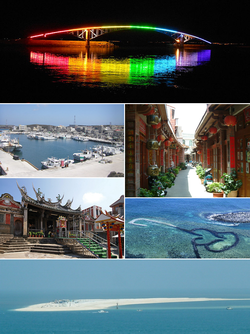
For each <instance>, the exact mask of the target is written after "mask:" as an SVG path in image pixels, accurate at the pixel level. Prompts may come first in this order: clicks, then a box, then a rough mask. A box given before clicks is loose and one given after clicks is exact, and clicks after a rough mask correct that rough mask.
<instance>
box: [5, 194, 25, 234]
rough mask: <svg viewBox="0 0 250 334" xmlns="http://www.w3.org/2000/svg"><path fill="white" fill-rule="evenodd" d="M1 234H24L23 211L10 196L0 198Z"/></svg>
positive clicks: (19, 204)
mask: <svg viewBox="0 0 250 334" xmlns="http://www.w3.org/2000/svg"><path fill="white" fill-rule="evenodd" d="M0 234H13V235H15V236H20V235H22V234H23V209H22V205H21V203H19V202H16V201H14V199H13V197H12V196H11V195H10V194H3V195H2V196H1V197H0Z"/></svg>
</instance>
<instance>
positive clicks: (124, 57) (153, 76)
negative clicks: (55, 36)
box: [0, 46, 250, 103]
mask: <svg viewBox="0 0 250 334" xmlns="http://www.w3.org/2000/svg"><path fill="white" fill-rule="evenodd" d="M249 56H250V48H249V47H234V46H214V47H212V48H211V49H209V48H207V49H206V48H198V49H197V48H184V49H176V48H174V47H173V46H166V47H160V48H159V47H158V48H153V47H148V48H139V47H126V48H124V47H122V48H118V49H105V48H99V49H92V48H91V49H90V50H88V51H86V49H85V48H83V49H81V48H75V49H74V48H67V47H63V48H55V47H54V48H48V47H40V48H39V47H34V46H33V47H21V46H19V47H18V46H17V47H16V46H15V47H11V46H4V47H2V50H1V54H0V62H1V63H2V72H1V79H2V88H1V93H2V101H1V102H4V103H13V102H16V103H27V102H28V103H32V102H34V103H37V102H44V103H49V102H50V103H51V102H55V103H58V102H61V103H67V102H71V103H74V102H81V103H87V102H88V103H93V102H94V103H98V102H99V103H103V102H108V103H111V102H112V103H114V102H122V103H124V102H125V103H126V102H127V103H144V102H145V100H146V102H152V101H157V102H158V103H166V98H167V99H168V101H170V102H172V103H173V102H178V103H180V102H194V101H195V102H204V101H211V100H213V101H215V100H220V101H229V100H231V98H232V96H233V99H234V102H239V103H242V101H245V100H247V99H248V97H249V89H248V87H249V85H248V81H247V78H248V77H249V75H250V70H249V68H250V67H249ZM10 92H12V94H10ZM235 92H237V94H236V93H235Z"/></svg>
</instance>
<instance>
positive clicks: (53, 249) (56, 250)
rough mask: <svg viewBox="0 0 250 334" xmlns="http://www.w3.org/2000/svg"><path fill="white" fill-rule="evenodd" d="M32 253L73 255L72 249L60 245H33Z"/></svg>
mask: <svg viewBox="0 0 250 334" xmlns="http://www.w3.org/2000/svg"><path fill="white" fill-rule="evenodd" d="M30 251H31V252H40V253H43V252H44V253H53V254H66V253H67V254H68V253H71V251H70V249H69V248H68V247H67V246H63V245H58V244H35V245H32V247H31V249H30Z"/></svg>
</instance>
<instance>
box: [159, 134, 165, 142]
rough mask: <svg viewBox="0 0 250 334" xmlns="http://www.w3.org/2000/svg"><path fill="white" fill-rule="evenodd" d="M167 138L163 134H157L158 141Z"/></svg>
mask: <svg viewBox="0 0 250 334" xmlns="http://www.w3.org/2000/svg"><path fill="white" fill-rule="evenodd" d="M165 139H166V138H165V137H164V136H163V135H159V136H157V141H158V142H159V141H164V140H165Z"/></svg>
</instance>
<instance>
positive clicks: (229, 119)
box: [224, 115, 237, 126]
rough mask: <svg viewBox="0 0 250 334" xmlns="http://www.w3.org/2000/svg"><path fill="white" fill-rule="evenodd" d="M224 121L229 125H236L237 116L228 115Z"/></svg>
mask: <svg viewBox="0 0 250 334" xmlns="http://www.w3.org/2000/svg"><path fill="white" fill-rule="evenodd" d="M224 123H225V124H226V125H227V126H235V125H236V124H237V118H236V117H235V116H231V115H228V116H226V117H225V119H224Z"/></svg>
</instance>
